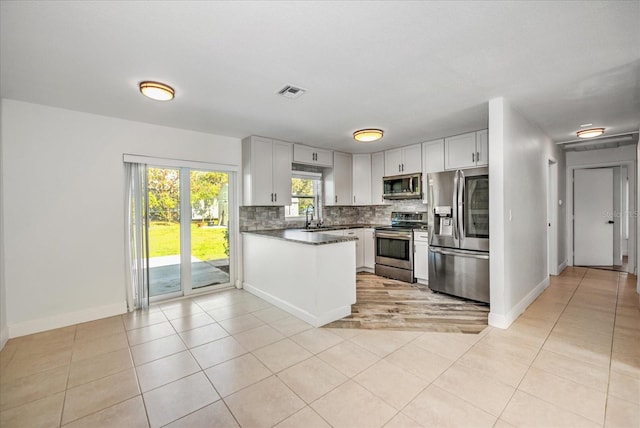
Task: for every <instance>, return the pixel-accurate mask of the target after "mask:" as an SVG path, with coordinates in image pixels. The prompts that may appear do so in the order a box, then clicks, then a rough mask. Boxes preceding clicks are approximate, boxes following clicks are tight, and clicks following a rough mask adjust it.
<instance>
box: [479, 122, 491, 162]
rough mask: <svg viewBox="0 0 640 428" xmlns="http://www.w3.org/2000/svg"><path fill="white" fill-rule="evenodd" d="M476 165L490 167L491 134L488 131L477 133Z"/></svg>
mask: <svg viewBox="0 0 640 428" xmlns="http://www.w3.org/2000/svg"><path fill="white" fill-rule="evenodd" d="M476 165H477V166H487V165H489V132H488V130H486V129H484V130H482V131H478V132H476Z"/></svg>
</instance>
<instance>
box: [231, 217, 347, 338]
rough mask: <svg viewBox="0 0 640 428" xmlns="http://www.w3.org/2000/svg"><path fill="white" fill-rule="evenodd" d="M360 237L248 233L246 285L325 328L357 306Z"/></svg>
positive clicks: (245, 243)
mask: <svg viewBox="0 0 640 428" xmlns="http://www.w3.org/2000/svg"><path fill="white" fill-rule="evenodd" d="M356 240H357V238H354V237H350V236H333V235H328V234H325V233H321V232H306V231H300V230H291V229H288V230H269V231H255V232H244V233H243V240H242V246H243V264H244V281H243V286H244V289H245V290H246V291H248V292H249V293H252V294H255V295H256V296H258V297H260V298H262V299H264V300H266V301H267V302H269V303H271V304H273V305H275V306H277V307H279V308H280V309H282V310H284V311H287V312H289V313H290V314H292V315H294V316H296V317H298V318H300V319H302V320H304V321H306V322H308V323H309V324H311V325H313V326H315V327H320V326H322V325H325V324H327V323H330V322H332V321H335V320H338V319H340V318H344V317H345V316H348V315H350V314H351V305H352V304H354V303H355V302H356V250H355V243H356Z"/></svg>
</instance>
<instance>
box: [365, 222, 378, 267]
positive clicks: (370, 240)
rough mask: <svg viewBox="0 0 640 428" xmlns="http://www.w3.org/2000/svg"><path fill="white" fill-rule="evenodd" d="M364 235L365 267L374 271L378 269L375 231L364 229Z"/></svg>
mask: <svg viewBox="0 0 640 428" xmlns="http://www.w3.org/2000/svg"><path fill="white" fill-rule="evenodd" d="M362 234H363V238H362V243H363V246H364V267H365V268H367V269H371V271H373V269H375V267H376V238H375V236H374V229H362Z"/></svg>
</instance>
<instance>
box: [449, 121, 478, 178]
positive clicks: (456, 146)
mask: <svg viewBox="0 0 640 428" xmlns="http://www.w3.org/2000/svg"><path fill="white" fill-rule="evenodd" d="M488 149H489V141H488V133H487V130H486V129H485V130H482V131H477V132H469V133H468V134H462V135H456V136H454V137H448V138H445V139H444V154H445V155H444V167H445V169H459V168H472V167H476V166H486V165H488V164H489V150H488Z"/></svg>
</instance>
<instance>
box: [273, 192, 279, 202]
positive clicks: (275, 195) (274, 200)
mask: <svg viewBox="0 0 640 428" xmlns="http://www.w3.org/2000/svg"><path fill="white" fill-rule="evenodd" d="M273 202H278V194H277V193H274V194H273Z"/></svg>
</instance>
